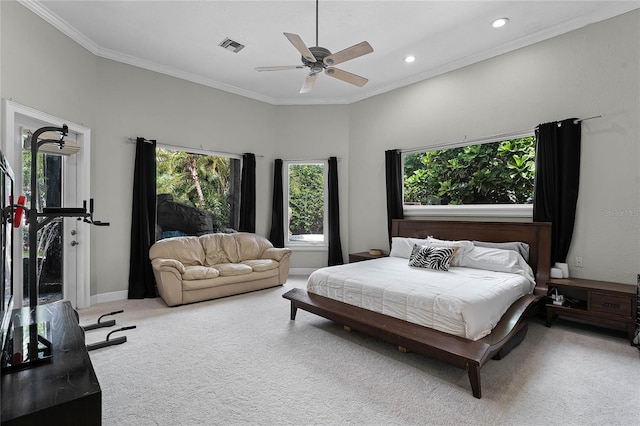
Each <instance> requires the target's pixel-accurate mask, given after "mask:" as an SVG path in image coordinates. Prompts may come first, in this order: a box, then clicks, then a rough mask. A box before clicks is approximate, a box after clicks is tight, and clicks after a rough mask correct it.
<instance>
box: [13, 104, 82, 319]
mask: <svg viewBox="0 0 640 426" xmlns="http://www.w3.org/2000/svg"><path fill="white" fill-rule="evenodd" d="M3 118H4V132H3V134H2V148H3V151H4V153H5V157H6V158H7V161H9V163H10V165H11V167H12V168H13V169H14V170H21V167H20V168H17V167H14V166H15V164H16V163H17V164H21V162H22V159H21V157H18V155H22V149H20V150H16V149H15V147H16V145H17V144H16V143H15V141H16V134H15V130H16V122H19V121H25V120H26V121H33V120H37V121H40V122H42V123H44V124H46V125H51V126H60V125H61V124H62V123H64V124H66V125H67V126H68V127H69V131H70V132H73V133H77V134H78V143H81V144H82V149H81V150H80V152H78V154H76V155H77V156H78V157H77V162H78V174H79V176H83V178H82V179H78V182H77V198H76V201H77V203H78V204H77V205H82V204H81V203H82V200H88V199H89V198H91V194H90V191H91V182H90V178H91V173H90V171H91V161H90V159H91V129H89V128H88V127H84V126H82V125H80V124H76V123H73V122H70V121H68V120H65V119H62V118H60V117H56V116H54V115H51V114H47V113H45V112H42V111H39V110H37V109H34V108H31V107H28V106H25V105H21V104H19V103H16V102H13V101H11V100H9V99H5V100H4V115H3ZM18 145H19V144H18ZM21 184H22V176H21V173H20V176H16V188H19V187H20V186H19V185H21ZM19 231H20V228H14V232H16V234H14V238H15V241H21V238H22V236H21V235H19ZM82 240H83V241H82V242H83V244H81V245H79V246H78V249H77V256H78V264H77V283H78V285H77V292H76V300H75V301H74V300H71V302H72V303H76V305H77V307H78V308H83V307H87V306H89V297H90V291H91V284H90V281H89V277H90V276H91V274H90V265H91V263H90V262H91V227H90V226H87V229H86V231H84V232H83V233H82ZM13 255H14V259H21V258H22V246H21V245H20V244H15V247H14V253H13ZM13 270H14V275H13V277H14V283H22V282H23V278H22V262H14V269H13ZM22 296H23V294H22V285H16V284H14V299H15V300H22V299H23V297H22ZM14 306H15V307H16V308H17V307H19V305H18V304H15V305H14Z"/></svg>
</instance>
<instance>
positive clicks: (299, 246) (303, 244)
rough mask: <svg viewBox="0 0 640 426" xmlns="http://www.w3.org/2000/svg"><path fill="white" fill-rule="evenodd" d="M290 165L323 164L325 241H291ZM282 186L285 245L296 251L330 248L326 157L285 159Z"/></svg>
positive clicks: (327, 164)
mask: <svg viewBox="0 0 640 426" xmlns="http://www.w3.org/2000/svg"><path fill="white" fill-rule="evenodd" d="M290 165H322V171H323V194H324V197H323V198H324V200H323V215H322V216H323V218H322V231H323V241H317V242H316V241H291V240H290V239H289V166H290ZM282 166H283V173H282V180H283V182H282V183H283V184H282V188H283V195H284V196H283V197H282V198H283V212H284V214H283V221H284V224H283V226H284V228H283V229H284V232H285V235H284V246H285V247H287V248H290V249H292V250H296V251H326V250H328V248H329V216H328V214H327V212H328V209H329V194H328V191H329V187H328V183H329V161H328V160H326V159H315V160H283V161H282Z"/></svg>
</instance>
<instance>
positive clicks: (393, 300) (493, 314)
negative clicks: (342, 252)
mask: <svg viewBox="0 0 640 426" xmlns="http://www.w3.org/2000/svg"><path fill="white" fill-rule="evenodd" d="M307 290H308V291H309V292H310V293H315V294H318V295H321V296H325V297H329V298H331V299H335V300H339V301H341V302H345V303H348V304H351V305H355V306H359V307H361V308H365V309H369V310H372V311H375V312H379V313H382V314H385V315H389V316H392V317H396V318H400V319H403V320H405V321H409V322H412V323H416V324H420V325H423V326H426V327H429V328H433V329H436V330H440V331H443V332H445V333H449V334H454V335H456V336H461V337H464V338H467V339H470V340H478V339H480V338H482V337H484V336H486V335H487V334H489V333H491V330H492V329H493V327H495V325H496V324H497V323H498V321H499V320H500V318H501V317H502V315H503V314H504V313H505V312H506V310H507V309H508V308H509V306H511V304H513V302H515V301H516V300H518V299H519V298H520V297H522V296H523V295H525V294H528V293H531V292H532V291H533V284H532V282H531V280H530V279H528V278H527V277H525V276H522V275H519V274H514V273H507V272H494V271H488V270H482V269H474V268H468V267H451V268H450V269H449V271H434V270H429V269H420V268H412V267H410V266H408V264H407V259H404V258H397V257H386V258H381V259H375V260H367V261H365V262H357V263H350V264H347V265H340V266H332V267H328V268H323V269H319V270H317V271H315V272H313V273H312V274H311V276H310V277H309V280H308V282H307Z"/></svg>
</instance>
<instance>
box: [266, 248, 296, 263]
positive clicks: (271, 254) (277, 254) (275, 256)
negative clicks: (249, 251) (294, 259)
mask: <svg viewBox="0 0 640 426" xmlns="http://www.w3.org/2000/svg"><path fill="white" fill-rule="evenodd" d="M288 256H291V249H289V248H278V247H270V248H268V249H266V250H265V251H264V252H263V253H262V256H260V258H261V259H271V260H276V261H278V262H280V261H281V260H282V259H284V258H285V257H288Z"/></svg>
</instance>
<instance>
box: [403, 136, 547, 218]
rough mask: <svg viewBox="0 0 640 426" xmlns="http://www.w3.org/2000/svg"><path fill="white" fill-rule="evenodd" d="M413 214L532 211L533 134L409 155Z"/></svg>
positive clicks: (407, 185)
mask: <svg viewBox="0 0 640 426" xmlns="http://www.w3.org/2000/svg"><path fill="white" fill-rule="evenodd" d="M403 167H404V189H403V190H404V191H403V192H404V206H405V211H406V212H408V213H409V214H410V213H411V212H414V213H416V214H421V212H422V213H425V214H428V212H430V213H435V214H447V215H464V216H468V215H479V216H483V215H485V214H486V215H491V216H494V215H497V216H500V215H502V214H501V213H503V214H505V215H508V216H531V212H532V203H533V181H534V176H535V137H534V136H533V134H532V133H528V134H524V135H517V136H512V137H510V138H499V139H497V140H496V138H494V139H491V140H483V141H475V142H474V143H473V144H466V145H463V146H452V147H446V148H442V149H435V150H431V151H424V152H407V153H404V155H403Z"/></svg>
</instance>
